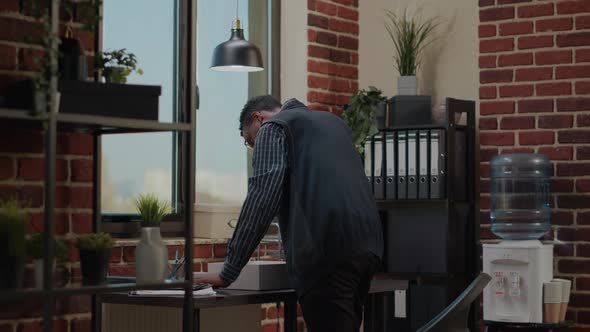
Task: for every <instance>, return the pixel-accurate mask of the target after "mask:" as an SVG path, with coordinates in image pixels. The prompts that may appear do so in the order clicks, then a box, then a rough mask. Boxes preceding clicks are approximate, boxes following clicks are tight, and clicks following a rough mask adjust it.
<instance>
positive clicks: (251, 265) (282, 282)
mask: <svg viewBox="0 0 590 332" xmlns="http://www.w3.org/2000/svg"><path fill="white" fill-rule="evenodd" d="M208 266H209V273H219V272H221V269H222V267H223V262H219V263H209V264H208ZM289 288H291V282H290V281H289V274H288V272H287V265H286V263H285V262H283V261H249V262H248V264H246V266H244V269H242V273H240V276H239V277H238V279H236V281H234V283H232V284H231V285H230V286H229V287H227V289H236V290H276V289H289Z"/></svg>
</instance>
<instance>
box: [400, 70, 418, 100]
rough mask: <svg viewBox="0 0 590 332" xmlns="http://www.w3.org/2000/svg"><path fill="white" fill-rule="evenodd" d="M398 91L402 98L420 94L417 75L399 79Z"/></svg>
mask: <svg viewBox="0 0 590 332" xmlns="http://www.w3.org/2000/svg"><path fill="white" fill-rule="evenodd" d="M397 91H398V95H400V96H415V95H417V94H418V81H417V79H416V76H415V75H412V76H400V77H398V78H397Z"/></svg>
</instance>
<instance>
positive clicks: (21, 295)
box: [0, 281, 192, 303]
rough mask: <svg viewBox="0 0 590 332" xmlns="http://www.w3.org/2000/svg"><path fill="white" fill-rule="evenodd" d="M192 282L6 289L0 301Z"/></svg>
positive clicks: (169, 285) (176, 286)
mask: <svg viewBox="0 0 590 332" xmlns="http://www.w3.org/2000/svg"><path fill="white" fill-rule="evenodd" d="M191 284H192V282H186V281H177V282H169V283H155V284H143V285H138V284H136V283H109V284H105V285H95V286H90V285H72V286H67V287H63V288H53V289H52V290H51V291H48V290H42V289H35V288H30V289H21V290H12V291H10V290H8V291H0V303H2V302H13V301H20V300H22V299H25V298H37V299H40V298H42V297H43V296H44V295H47V294H49V293H51V294H52V296H55V297H64V296H75V295H92V294H101V293H111V292H129V291H133V290H140V289H142V290H143V289H170V288H183V287H188V286H189V285H191Z"/></svg>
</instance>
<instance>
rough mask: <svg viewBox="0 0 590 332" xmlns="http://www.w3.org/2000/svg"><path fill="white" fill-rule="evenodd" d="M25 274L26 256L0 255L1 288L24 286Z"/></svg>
mask: <svg viewBox="0 0 590 332" xmlns="http://www.w3.org/2000/svg"><path fill="white" fill-rule="evenodd" d="M24 274H25V257H24V256H0V289H20V288H22V287H23V284H24Z"/></svg>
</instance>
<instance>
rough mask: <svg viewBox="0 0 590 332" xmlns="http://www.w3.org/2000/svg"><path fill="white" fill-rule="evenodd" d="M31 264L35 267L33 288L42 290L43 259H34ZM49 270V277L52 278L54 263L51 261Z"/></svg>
mask: <svg viewBox="0 0 590 332" xmlns="http://www.w3.org/2000/svg"><path fill="white" fill-rule="evenodd" d="M33 264H34V266H35V287H36V288H43V259H35V260H34V261H33ZM51 270H52V271H51V276H53V275H54V274H55V261H53V266H52V268H51Z"/></svg>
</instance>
